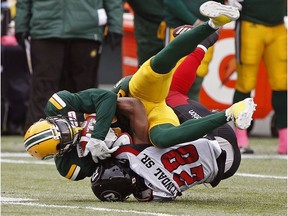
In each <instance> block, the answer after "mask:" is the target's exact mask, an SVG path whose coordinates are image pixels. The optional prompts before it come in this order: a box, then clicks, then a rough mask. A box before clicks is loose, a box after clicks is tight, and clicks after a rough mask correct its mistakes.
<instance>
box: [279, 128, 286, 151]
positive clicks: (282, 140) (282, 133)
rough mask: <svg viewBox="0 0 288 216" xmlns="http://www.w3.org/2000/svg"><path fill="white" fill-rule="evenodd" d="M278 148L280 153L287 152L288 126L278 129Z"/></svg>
mask: <svg viewBox="0 0 288 216" xmlns="http://www.w3.org/2000/svg"><path fill="white" fill-rule="evenodd" d="M278 135H279V137H278V148H277V151H278V153H279V154H287V128H282V129H279V130H278Z"/></svg>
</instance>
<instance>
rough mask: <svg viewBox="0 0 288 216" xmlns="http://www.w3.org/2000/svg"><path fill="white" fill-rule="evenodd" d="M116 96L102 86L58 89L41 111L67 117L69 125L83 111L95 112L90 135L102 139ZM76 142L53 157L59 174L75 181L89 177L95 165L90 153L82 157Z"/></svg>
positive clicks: (112, 114)
mask: <svg viewBox="0 0 288 216" xmlns="http://www.w3.org/2000/svg"><path fill="white" fill-rule="evenodd" d="M116 103H117V95H116V94H115V93H113V92H111V91H107V90H102V89H87V90H84V91H81V92H77V93H70V92H68V91H60V92H57V93H55V94H54V95H53V96H52V97H51V98H50V99H49V101H48V103H47V105H46V107H45V109H44V111H45V114H46V115H47V116H57V115H63V116H67V117H68V118H69V120H70V122H71V124H73V125H75V126H79V123H80V122H83V121H84V115H85V114H92V113H95V114H96V119H97V121H96V123H95V126H94V130H93V132H92V135H91V137H93V138H96V139H101V140H104V139H105V137H106V135H107V133H108V131H109V128H110V125H111V122H112V120H113V117H114V116H115V112H116ZM83 151H84V150H83V149H82V148H81V146H80V144H79V143H76V145H74V146H72V147H71V149H69V151H68V152H65V153H64V154H63V155H62V156H56V157H55V158H54V160H55V164H56V168H57V170H58V172H59V173H60V175H61V176H63V177H65V178H67V179H70V180H73V181H78V180H81V179H84V178H85V177H90V176H91V175H92V173H93V172H94V171H95V169H96V167H97V164H95V163H94V161H93V159H92V157H91V155H90V154H88V155H87V156H83Z"/></svg>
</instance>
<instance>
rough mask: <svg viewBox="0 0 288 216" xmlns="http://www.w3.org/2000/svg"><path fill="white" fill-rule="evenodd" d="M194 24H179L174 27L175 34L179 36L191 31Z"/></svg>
mask: <svg viewBox="0 0 288 216" xmlns="http://www.w3.org/2000/svg"><path fill="white" fill-rule="evenodd" d="M192 28H193V26H192V25H182V26H178V27H177V28H175V29H174V31H173V36H174V37H177V36H178V35H180V34H182V33H184V32H186V31H189V30H190V29H192Z"/></svg>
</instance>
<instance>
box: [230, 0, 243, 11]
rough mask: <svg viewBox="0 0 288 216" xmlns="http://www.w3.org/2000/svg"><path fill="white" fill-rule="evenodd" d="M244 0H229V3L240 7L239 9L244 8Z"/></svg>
mask: <svg viewBox="0 0 288 216" xmlns="http://www.w3.org/2000/svg"><path fill="white" fill-rule="evenodd" d="M243 1H244V0H228V5H231V6H233V7H236V8H238V10H239V11H241V10H242V4H241V2H243Z"/></svg>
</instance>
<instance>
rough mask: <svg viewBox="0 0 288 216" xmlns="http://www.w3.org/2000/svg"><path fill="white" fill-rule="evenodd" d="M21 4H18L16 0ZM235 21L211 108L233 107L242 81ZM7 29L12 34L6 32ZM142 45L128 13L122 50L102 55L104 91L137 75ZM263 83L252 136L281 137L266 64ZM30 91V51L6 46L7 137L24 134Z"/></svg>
mask: <svg viewBox="0 0 288 216" xmlns="http://www.w3.org/2000/svg"><path fill="white" fill-rule="evenodd" d="M11 2H12V3H13V2H16V1H11ZM7 7H8V6H7V4H6V5H5V1H1V9H2V11H1V15H2V17H1V23H2V26H1V28H2V32H1V33H2V34H1V36H2V35H3V34H7V35H8V36H9V35H13V33H14V32H13V31H14V29H13V28H14V25H13V23H9V22H8V20H5V17H6V16H8V13H11V15H12V16H13V13H15V11H13V10H12V11H11V10H9V9H8V8H7ZM233 29H234V23H231V24H229V25H227V26H225V28H224V29H223V30H222V31H221V34H220V37H219V40H218V41H217V43H216V44H215V51H214V53H215V55H214V57H213V59H212V61H211V63H210V65H209V73H208V75H207V76H206V78H205V79H204V82H203V85H202V88H201V91H200V102H201V103H202V104H204V105H205V106H207V107H208V108H209V109H216V110H219V111H221V110H223V109H226V108H228V107H229V106H230V105H231V103H232V97H233V92H234V86H235V82H236V78H237V77H236V72H235V67H236V65H235V64H236V63H235V55H234V53H235V50H234V31H233ZM5 31H7V32H5ZM136 49H137V47H136V41H135V36H134V27H133V14H131V13H124V24H123V40H122V47H117V48H116V50H114V51H112V50H111V48H110V46H109V45H108V44H104V45H103V52H102V57H101V61H100V65H99V72H98V76H99V83H100V85H99V87H100V88H105V89H110V88H111V87H112V86H113V85H114V84H115V83H116V82H117V81H118V80H119V79H121V77H122V76H125V75H130V74H133V73H134V72H135V71H136V70H137V65H138V62H137V54H136ZM258 78H259V79H258V84H257V87H256V89H255V91H254V93H253V95H254V99H255V102H256V103H257V104H258V106H257V110H256V112H255V114H254V119H255V121H254V122H253V125H252V127H250V135H252V136H253V135H255V136H266V137H277V132H276V129H275V126H274V124H275V119H274V112H273V111H272V107H271V89H270V86H269V84H268V81H267V77H266V73H265V68H264V66H263V65H262V63H261V65H260V69H259V77H258ZM29 87H30V74H29V68H28V65H27V63H26V57H25V52H24V51H23V50H21V48H20V47H19V46H16V47H15V46H11V45H9V41H8V43H7V41H6V42H4V41H3V37H2V43H1V134H2V135H19V134H23V131H21V126H22V124H23V122H24V120H25V113H26V109H27V108H26V107H27V101H28V92H29Z"/></svg>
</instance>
